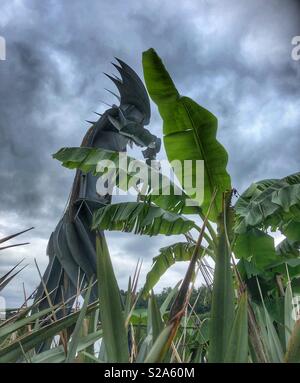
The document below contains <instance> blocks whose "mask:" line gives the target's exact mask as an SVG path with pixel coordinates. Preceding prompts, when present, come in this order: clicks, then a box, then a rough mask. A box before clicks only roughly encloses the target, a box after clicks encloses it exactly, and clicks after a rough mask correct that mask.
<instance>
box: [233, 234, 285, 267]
mask: <svg viewBox="0 0 300 383" xmlns="http://www.w3.org/2000/svg"><path fill="white" fill-rule="evenodd" d="M234 254H235V256H236V257H237V258H240V259H241V258H244V259H246V260H248V261H251V263H253V265H254V267H255V268H257V269H264V267H266V266H268V265H270V264H272V263H274V262H276V261H279V260H280V258H279V257H278V255H277V254H276V252H275V246H274V238H273V237H271V236H270V235H268V234H267V233H265V232H263V231H262V230H259V229H256V228H253V229H250V230H248V231H247V232H245V233H242V234H239V235H238V236H237V239H236V243H235V246H234Z"/></svg>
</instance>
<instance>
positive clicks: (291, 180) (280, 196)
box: [235, 173, 300, 233]
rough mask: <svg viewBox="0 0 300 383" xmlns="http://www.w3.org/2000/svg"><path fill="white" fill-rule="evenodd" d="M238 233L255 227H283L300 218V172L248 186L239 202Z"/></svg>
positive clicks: (237, 204)
mask: <svg viewBox="0 0 300 383" xmlns="http://www.w3.org/2000/svg"><path fill="white" fill-rule="evenodd" d="M235 211H236V214H237V222H236V228H235V230H236V232H237V233H244V232H245V231H246V230H247V229H248V228H251V227H265V228H267V227H271V228H272V229H274V230H275V229H277V228H279V229H280V230H282V231H283V233H284V230H285V229H286V227H287V224H288V223H290V222H291V221H296V222H299V221H300V173H295V174H292V175H290V176H287V177H284V178H282V179H277V180H264V181H261V182H259V183H256V184H254V185H252V186H250V188H248V189H247V190H246V191H245V192H244V193H243V194H242V195H241V196H240V198H239V199H238V201H237V202H236V204H235Z"/></svg>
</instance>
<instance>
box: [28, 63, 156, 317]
mask: <svg viewBox="0 0 300 383" xmlns="http://www.w3.org/2000/svg"><path fill="white" fill-rule="evenodd" d="M116 60H117V61H118V64H119V65H116V64H113V65H114V66H115V68H116V69H117V70H118V72H119V74H120V78H118V77H113V76H110V75H108V74H106V76H108V77H109V78H110V79H111V80H112V81H113V82H114V84H115V85H116V86H117V88H118V90H119V94H120V95H119V96H118V95H116V94H114V93H113V92H111V91H109V92H110V93H112V94H114V95H115V96H116V97H117V98H118V100H119V102H120V104H119V106H116V105H113V106H112V107H111V108H109V109H108V110H106V111H105V112H104V114H103V115H99V116H100V118H99V119H98V121H96V122H93V123H92V126H91V128H90V129H89V130H88V132H87V133H86V135H85V137H84V138H83V140H82V144H81V146H82V147H97V148H102V149H108V150H113V151H118V152H125V151H126V147H127V144H129V143H132V142H133V143H135V144H136V145H138V146H140V147H146V149H145V150H144V151H143V155H144V158H145V159H146V161H149V160H152V159H155V157H156V154H157V152H158V151H159V150H160V144H161V142H160V139H159V138H157V137H156V136H154V135H152V134H151V133H150V132H149V131H148V130H147V129H145V128H144V126H145V125H147V124H149V122H150V101H149V97H148V94H147V91H146V89H145V87H144V85H143V83H142V81H141V80H140V78H139V76H138V75H137V74H136V73H135V72H134V71H133V69H131V68H130V67H129V66H128V65H127V64H125V63H124V62H123V61H121V60H119V59H116ZM96 181H97V177H95V176H93V175H92V174H90V173H88V174H84V173H82V172H81V171H80V170H77V172H76V175H75V178H74V182H73V186H72V190H71V193H70V198H69V201H68V204H67V208H66V210H65V212H64V215H63V217H62V218H61V220H60V221H59V223H58V224H57V226H56V228H55V230H54V232H53V233H52V234H51V237H50V239H49V242H48V246H47V255H48V257H49V264H48V267H47V269H46V271H45V273H44V276H43V278H42V279H43V280H42V283H41V284H40V286H39V287H38V289H37V292H36V295H35V301H36V302H40V303H38V308H39V310H41V309H43V308H45V307H48V306H49V304H50V302H49V299H50V301H51V304H53V305H57V304H60V303H61V302H65V308H64V311H61V312H59V316H60V317H61V316H63V315H65V314H67V313H68V312H69V311H70V309H71V308H72V306H73V304H74V300H75V297H76V293H77V286H78V282H79V281H80V280H83V281H84V283H85V284H86V283H87V281H89V280H90V278H92V277H94V278H95V276H96V250H95V241H96V234H95V232H93V231H91V222H92V215H93V212H94V211H95V210H96V209H99V208H100V207H103V206H105V205H107V204H110V203H111V196H109V195H106V196H100V195H98V194H97V191H96ZM101 235H104V234H103V233H101ZM47 295H48V296H47ZM96 298H97V288H96V286H95V287H94V288H93V290H92V293H91V300H96Z"/></svg>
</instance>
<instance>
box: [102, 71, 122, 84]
mask: <svg viewBox="0 0 300 383" xmlns="http://www.w3.org/2000/svg"><path fill="white" fill-rule="evenodd" d="M103 74H105V76H106V77H108V78H109V79H110V80H111V81H112V82H113V83H114V84H116V85H117V86H118V83H120V84H122V81H121V79H119V78H118V77H117V76H115V77H113V76H111V75H110V74H107V73H105V72H103Z"/></svg>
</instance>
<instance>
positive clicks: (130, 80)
mask: <svg viewBox="0 0 300 383" xmlns="http://www.w3.org/2000/svg"><path fill="white" fill-rule="evenodd" d="M116 60H117V61H118V63H119V65H120V66H119V65H116V64H114V63H113V65H114V67H115V68H116V69H117V70H118V72H119V73H120V76H121V78H118V77H113V76H110V75H108V74H107V73H105V75H106V76H107V77H109V78H110V79H111V80H112V81H113V83H114V84H115V85H116V87H117V88H118V90H119V93H120V97H118V96H117V97H118V98H119V100H120V105H119V108H120V109H121V111H122V112H123V115H124V116H125V118H126V119H129V120H132V121H135V122H138V123H140V124H142V125H148V124H149V122H150V116H151V110H150V100H149V96H148V93H147V91H146V89H145V86H144V84H143V82H142V81H141V79H140V78H139V76H138V75H137V74H136V73H135V71H134V70H133V69H131V68H130V66H129V65H127V64H126V63H124V62H123V61H122V60H120V59H117V58H116Z"/></svg>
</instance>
